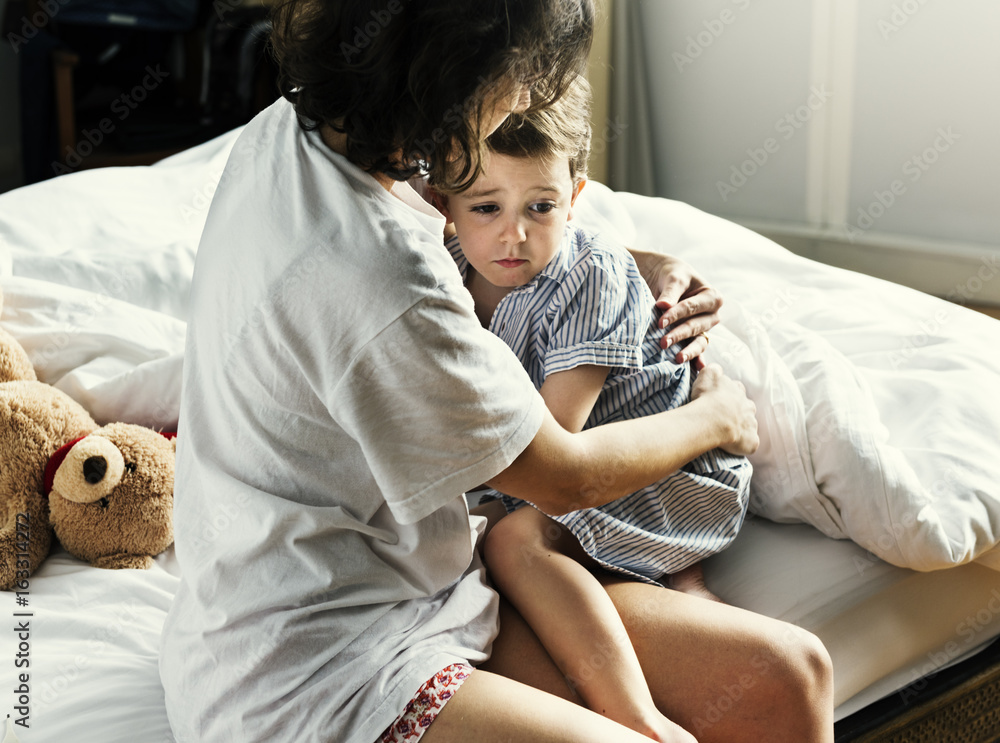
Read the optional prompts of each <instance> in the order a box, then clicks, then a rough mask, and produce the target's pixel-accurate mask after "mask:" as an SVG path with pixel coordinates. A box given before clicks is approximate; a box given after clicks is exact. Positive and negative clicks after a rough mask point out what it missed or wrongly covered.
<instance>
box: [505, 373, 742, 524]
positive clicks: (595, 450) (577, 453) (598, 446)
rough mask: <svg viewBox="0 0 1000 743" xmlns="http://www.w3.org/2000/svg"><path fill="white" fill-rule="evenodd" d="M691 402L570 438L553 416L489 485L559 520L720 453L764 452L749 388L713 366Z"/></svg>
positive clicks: (698, 383) (697, 385) (700, 380)
mask: <svg viewBox="0 0 1000 743" xmlns="http://www.w3.org/2000/svg"><path fill="white" fill-rule="evenodd" d="M692 398H693V399H692V401H691V402H690V403H688V404H687V405H683V406H681V407H679V408H675V409H674V410H668V411H666V412H664V413H657V414H656V415H649V416H645V417H642V418H635V419H632V420H625V421H617V422H615V423H608V424H606V425H603V426H597V427H595V428H589V429H587V430H586V431H581V432H580V433H570V432H569V431H567V430H566V429H565V428H563V427H562V426H561V425H559V423H558V422H557V421H556V419H555V418H554V417H553V416H552V414H551V413H546V415H545V419H544V421H543V423H542V426H541V428H540V429H539V431H538V433H537V434H536V435H535V438H534V439H533V440H532V442H531V443H530V444H529V445H528V447H527V448H526V449H525V450H524V451H523V452H521V455H520V456H519V457H518V458H517V459H516V460H514V462H513V463H512V464H511V465H510V466H509V467H507V469H505V470H504V471H503V472H501V473H500V474H499V475H497V476H496V477H494V478H493V479H492V480H490V482H489V485H490V487H493V488H495V489H497V490H499V491H500V492H502V493H506V494H508V495H512V496H514V497H517V498H522V499H524V500H527V501H531V502H532V503H534V504H535V505H536V506H538V508H539V509H541V510H542V511H544V512H545V513H548V514H550V515H554V516H558V515H561V514H566V513H569V512H570V511H575V510H578V509H580V508H594V507H597V506H601V505H604V504H605V503H610V502H611V501H613V500H616V499H618V498H620V497H622V496H624V495H628V494H629V493H632V492H635V491H636V490H639V489H640V488H643V487H646V486H647V485H650V484H652V483H654V482H656V481H657V480H660V479H662V478H663V477H665V476H666V475H668V474H669V473H671V472H673V471H675V470H677V469H678V468H680V467H681V466H682V465H684V464H686V463H687V462H690V461H691V460H692V459H694V458H695V457H698V456H700V455H702V454H704V453H705V452H707V451H710V450H712V449H715V448H717V447H721V448H723V449H725V450H726V451H729V452H731V453H734V454H751V453H753V452H754V451H756V449H757V444H758V438H757V421H756V417H755V407H754V404H753V402H752V401H750V400H748V399H747V397H746V393H745V390H744V389H743V385H742V384H740V383H739V382H734V381H733V380H731V379H729V378H728V377H726V376H725V375H723V374H722V370H721V369H720V368H719V367H718V366H716V365H709V366H707V367H706V368H705V369H704V370H703V371H702V372H701V374H699V375H698V379H697V380H696V381H695V386H694V388H693V389H692Z"/></svg>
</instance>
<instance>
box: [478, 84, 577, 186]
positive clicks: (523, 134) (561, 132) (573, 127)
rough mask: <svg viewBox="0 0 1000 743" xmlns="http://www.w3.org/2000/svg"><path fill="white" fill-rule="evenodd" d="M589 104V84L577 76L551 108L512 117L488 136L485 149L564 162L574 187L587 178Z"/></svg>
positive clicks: (516, 155)
mask: <svg viewBox="0 0 1000 743" xmlns="http://www.w3.org/2000/svg"><path fill="white" fill-rule="evenodd" d="M592 100H593V94H592V92H591V89H590V83H588V82H587V80H586V79H585V78H584V77H583V76H580V77H578V78H577V79H576V80H574V81H573V82H572V83H571V84H570V85H569V86H568V87H567V88H566V91H565V92H564V93H563V95H561V96H560V97H559V99H558V100H557V101H555V102H554V103H553V104H552V105H551V106H547V107H546V108H543V109H539V110H537V111H527V112H525V113H523V114H512V115H511V116H510V117H508V118H507V120H506V121H505V122H504V123H503V124H501V125H500V127H499V128H498V129H497V130H496V131H495V132H493V134H491V135H490V136H489V138H488V139H487V140H486V146H487V147H488V148H489V150H490V151H491V152H496V153H497V154H499V155H507V156H508V157H524V158H529V159H531V160H549V159H560V158H561V159H565V160H566V161H567V162H568V163H569V175H570V178H572V180H573V183H574V184H576V183H577V182H578V181H580V180H583V179H584V178H586V177H587V161H588V160H589V159H590V139H591V128H590V113H591V109H592V106H593V103H592Z"/></svg>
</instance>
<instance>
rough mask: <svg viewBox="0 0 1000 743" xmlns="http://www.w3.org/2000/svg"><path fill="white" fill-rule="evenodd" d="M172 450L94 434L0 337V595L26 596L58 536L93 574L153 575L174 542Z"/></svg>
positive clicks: (143, 436) (160, 439)
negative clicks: (128, 571) (136, 571)
mask: <svg viewBox="0 0 1000 743" xmlns="http://www.w3.org/2000/svg"><path fill="white" fill-rule="evenodd" d="M0 301H2V300H0ZM175 448H176V447H175V442H174V440H173V438H172V435H168V434H160V433H157V432H156V431H153V430H151V429H149V428H143V427H141V426H135V425H130V424H125V423H111V424H109V425H107V426H104V427H98V425H97V423H95V422H94V420H93V419H92V418H91V417H90V415H89V414H88V413H87V411H86V410H84V409H83V407H81V406H80V404H79V403H77V402H76V401H75V400H73V399H72V398H71V397H69V396H68V395H66V394H65V393H63V392H61V391H59V390H57V389H56V388H55V387H52V386H50V385H47V384H45V383H43V382H39V381H38V380H37V378H36V377H35V372H34V369H33V368H32V365H31V362H30V360H29V359H28V355H27V353H25V351H24V349H23V348H22V347H21V345H20V344H19V343H18V342H17V341H16V340H15V339H14V338H13V336H11V335H10V334H9V333H7V332H6V331H5V330H3V329H2V328H0V589H2V590H9V589H11V588H19V587H20V588H23V587H25V586H26V583H25V581H26V580H27V578H28V576H30V575H31V573H32V572H34V570H35V568H37V567H38V566H39V564H41V562H42V560H44V559H45V557H46V556H47V555H48V553H49V548H50V546H51V542H52V533H53V532H54V533H55V535H56V537H57V538H58V539H59V541H60V542H61V543H62V545H63V547H65V548H66V550H67V551H69V552H70V553H71V554H73V555H75V556H77V557H79V558H81V559H83V560H86V561H88V562H90V563H91V564H93V565H96V566H97V567H102V568H149V567H151V566H152V564H153V556H155V555H158V554H159V553H160V552H162V551H163V550H165V549H166V548H167V547H169V546H170V544H171V543H172V542H173V501H174V497H173V492H174V459H175V456H174V455H175Z"/></svg>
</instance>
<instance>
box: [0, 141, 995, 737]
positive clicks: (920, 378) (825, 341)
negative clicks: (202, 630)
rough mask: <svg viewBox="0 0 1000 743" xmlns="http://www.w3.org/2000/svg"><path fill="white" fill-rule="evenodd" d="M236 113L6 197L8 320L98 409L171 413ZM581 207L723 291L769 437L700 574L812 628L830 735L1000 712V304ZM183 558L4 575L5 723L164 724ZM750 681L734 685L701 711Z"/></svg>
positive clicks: (57, 380)
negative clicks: (16, 582) (193, 136)
mask: <svg viewBox="0 0 1000 743" xmlns="http://www.w3.org/2000/svg"><path fill="white" fill-rule="evenodd" d="M237 136H238V131H233V132H230V133H228V134H226V135H223V136H221V137H219V138H217V139H215V140H212V141H210V142H208V143H205V144H203V145H200V146H198V147H196V148H193V149H191V150H188V151H186V152H183V153H180V154H178V155H175V156H173V157H171V158H168V159H167V160H164V161H161V162H160V163H158V164H157V165H155V166H152V167H137V168H109V169H102V170H92V171H84V172H81V173H78V174H75V175H68V176H62V177H60V178H57V179H54V180H52V181H48V182H44V183H41V184H37V185H34V186H30V187H26V188H22V189H19V190H16V191H13V192H9V193H7V194H3V195H0V286H2V290H3V297H4V299H3V314H2V318H0V325H2V326H3V327H4V328H6V329H7V330H8V331H9V332H11V333H12V334H13V335H14V336H15V337H16V338H17V339H18V340H19V341H20V342H21V343H22V345H23V346H24V347H25V349H26V350H27V351H28V353H29V356H30V357H31V359H32V361H33V363H34V365H35V367H36V370H37V372H38V375H39V377H40V378H41V379H42V380H43V381H45V382H48V383H50V384H53V385H55V386H57V387H59V388H60V389H62V390H64V391H65V392H67V393H68V394H70V395H71V396H72V397H74V398H75V399H77V400H78V401H79V402H80V403H81V404H83V405H84V407H86V408H87V409H88V410H89V411H90V412H91V414H92V415H93V416H94V418H95V419H96V420H97V421H98V422H99V423H103V422H109V421H113V420H121V421H127V422H132V423H139V424H142V425H147V426H151V427H154V428H157V429H164V430H172V429H173V428H175V426H176V422H177V421H176V418H177V409H178V399H179V395H180V368H181V364H182V362H183V351H184V333H185V323H186V320H187V315H186V297H187V292H188V287H189V285H190V279H191V273H192V269H193V264H194V256H195V252H196V249H197V244H198V237H199V234H200V231H201V226H202V224H203V223H204V220H205V217H206V215H207V210H208V206H209V204H210V202H211V197H212V194H213V193H214V190H215V188H216V187H217V186H218V183H219V181H220V178H221V177H222V169H223V166H224V164H225V161H226V158H227V156H228V153H229V152H230V150H231V149H232V148H233V147H234V146H240V145H237V144H236V139H237ZM577 219H579V220H580V221H581V222H585V223H587V224H588V225H589V226H591V227H593V228H595V229H601V230H603V231H605V232H608V233H611V234H612V235H614V236H616V237H617V238H619V239H620V240H622V241H623V242H625V243H626V244H628V245H631V246H634V247H637V248H643V249H647V250H662V251H666V252H670V253H673V254H675V255H678V256H680V257H682V258H685V259H687V260H688V261H690V262H691V263H692V264H694V265H695V266H696V267H697V268H698V269H699V270H700V271H701V272H702V273H703V274H704V275H705V276H706V277H707V278H708V279H709V280H711V282H712V283H714V284H715V285H716V286H717V287H719V289H721V291H722V292H723V295H724V296H725V297H726V305H725V307H724V310H723V324H722V326H720V327H719V328H717V329H716V330H714V331H713V333H712V342H711V346H710V358H709V360H713V361H717V362H718V363H720V364H722V365H723V366H724V367H725V369H726V371H727V372H728V373H730V374H731V375H733V376H735V377H737V378H739V379H740V380H741V381H743V382H744V383H745V384H746V386H747V389H748V391H749V393H750V394H751V396H752V397H753V398H754V400H755V401H756V403H757V405H758V411H759V416H760V426H761V436H762V444H761V448H760V450H759V451H758V453H757V454H756V455H755V457H754V465H755V483H754V487H753V493H752V511H753V513H752V515H751V517H750V518H749V519H748V521H747V523H746V526H745V527H744V529H743V531H742V533H741V535H740V537H739V538H738V539H737V541H736V543H735V544H734V545H733V546H732V547H731V548H730V549H729V550H727V551H726V552H724V553H722V554H720V555H717V556H715V557H713V558H711V559H710V560H709V561H707V563H706V566H705V570H706V578H707V580H708V582H709V585H710V587H711V588H712V589H713V590H714V591H715V592H716V593H717V594H718V595H720V596H721V597H722V598H723V599H724V600H726V601H727V602H730V603H732V604H735V605H737V606H741V607H745V608H748V609H751V610H754V611H758V612H761V613H763V614H767V615H770V616H774V617H779V618H781V619H784V620H787V621H789V622H792V623H795V624H799V625H801V626H804V627H807V628H809V629H811V630H813V631H814V632H816V633H817V634H818V635H819V636H820V637H821V639H823V641H824V642H825V643H826V645H827V647H828V649H829V650H830V653H831V655H832V657H833V659H834V666H835V675H836V681H835V683H836V705H837V707H836V718H837V721H838V722H837V737H838V740H842V741H847V740H857V741H861V740H897V739H898V740H935V741H943V740H956V741H958V740H961V741H978V740H992V739H995V736H997V735H1000V721H998V719H997V715H996V714H995V713H993V709H994V707H995V704H994V702H993V699H994V696H992V695H995V694H996V689H997V688H1000V682H998V680H997V679H998V677H1000V670H998V669H1000V653H998V652H997V648H996V646H995V645H994V640H995V639H996V638H997V636H998V635H1000V557H998V555H1000V551H998V550H997V549H996V545H997V543H998V542H1000V486H998V485H997V483H998V482H1000V395H997V394H996V392H997V391H998V390H1000V350H998V349H1000V322H998V321H996V320H993V319H990V318H987V317H985V316H983V315H979V314H977V313H974V312H972V311H970V310H966V309H964V308H962V307H959V306H956V305H952V304H948V303H946V302H944V301H942V300H938V299H935V298H932V297H929V296H926V295H922V294H919V293H917V292H914V291H911V290H908V289H905V288H902V287H899V286H895V285H891V284H888V283H886V282H882V281H879V280H877V279H874V278H870V277H867V276H863V275H860V274H855V273H851V272H847V271H843V270H839V269H835V268H831V267H828V266H824V265H821V264H818V263H814V262H811V261H808V260H805V259H803V258H799V257H797V256H795V255H792V254H791V253H789V252H787V251H785V250H784V249H782V248H780V247H779V246H777V245H775V244H774V243H771V242H770V241H768V240H767V239H765V238H763V237H760V236H758V235H756V234H754V233H752V232H750V231H748V230H745V229H743V228H741V227H739V226H737V225H735V224H733V223H730V222H727V221H725V220H722V219H719V218H716V217H713V216H711V215H708V214H706V213H703V212H700V211H697V210H695V209H693V208H691V207H689V206H686V205H684V204H681V203H678V202H672V201H667V200H663V199H652V198H647V197H641V196H636V195H633V194H625V193H614V192H612V191H610V190H608V189H607V188H605V187H603V186H601V185H600V184H596V183H594V184H591V185H590V186H589V187H588V188H587V189H586V190H585V191H584V196H583V197H582V201H581V204H580V208H579V209H578V210H577ZM992 258H993V259H995V258H996V256H993V257H992ZM990 259H991V258H990V257H989V256H984V266H988V265H990V264H989V262H988V261H989V260H990ZM234 270H238V267H234ZM207 528H216V529H225V528H227V525H226V524H225V523H218V524H212V525H207ZM179 574H180V571H179V567H178V565H177V562H176V561H175V559H174V556H173V553H172V550H168V551H167V552H165V553H164V554H162V555H160V556H159V557H158V558H157V559H156V562H155V565H154V567H153V568H152V569H150V570H147V571H139V570H122V571H104V570H100V569H98V568H93V567H89V566H87V565H85V564H84V563H82V562H80V561H79V560H77V559H75V558H73V557H71V556H70V555H68V554H67V553H65V552H64V551H62V550H61V549H60V548H58V547H57V548H56V549H55V551H54V552H53V553H52V555H50V557H49V558H48V559H47V561H46V562H45V563H44V564H43V565H42V567H41V568H40V569H39V570H38V571H37V572H36V573H35V574H34V575H33V576H32V577H31V579H30V588H29V590H28V592H27V605H26V606H18V605H17V604H16V602H15V596H14V594H11V593H6V594H3V595H2V596H0V601H4V602H6V603H5V606H4V609H3V611H4V614H5V616H7V617H11V616H12V615H13V614H14V613H15V612H20V613H25V612H28V613H30V628H31V629H30V639H29V640H28V641H27V642H28V645H29V648H28V652H29V653H30V680H29V682H28V687H29V691H28V693H27V695H26V698H22V697H20V696H19V695H18V694H15V693H13V692H12V691H10V690H13V689H15V688H16V687H17V685H18V683H19V680H18V679H17V675H16V672H17V671H18V669H16V668H15V666H14V664H13V663H12V660H13V658H14V656H15V655H16V653H18V652H19V647H20V645H19V643H18V640H17V638H16V636H15V635H14V634H13V633H11V632H9V631H8V632H3V633H2V635H0V636H2V637H3V640H2V643H0V667H2V668H3V671H2V673H0V689H4V690H8V691H4V692H3V694H4V698H3V713H4V716H8V715H9V716H10V720H9V722H8V728H9V729H11V730H14V731H15V734H16V735H17V736H18V737H19V738H20V739H21V740H22V741H24V742H25V743H29V742H30V743H46V742H53V743H55V742H62V741H66V740H75V741H80V742H81V743H86V742H87V741H102V742H117V741H122V742H125V741H128V742H129V743H169V742H170V741H172V740H173V739H172V737H171V734H170V730H169V727H168V725H167V720H166V714H165V711H164V706H163V691H162V688H161V687H160V683H159V676H158V672H157V656H158V652H159V648H158V638H159V631H160V628H161V626H162V623H163V620H164V617H165V615H166V612H167V610H168V608H169V605H170V601H171V597H172V595H173V593H174V591H175V590H176V588H177V585H178V581H179ZM8 621H9V619H8ZM747 683H753V679H748V680H747ZM739 694H740V690H739V689H736V688H734V689H727V690H721V691H720V697H719V699H718V700H716V702H715V703H714V704H711V705H708V706H707V707H706V708H705V709H704V710H703V713H704V716H705V719H706V720H707V721H709V722H711V720H712V717H713V716H715V715H724V714H725V713H726V709H727V707H728V705H731V704H732V702H733V700H734V699H735V698H736V697H737V696H738V695H739ZM21 702H25V703H24V704H22V703H21ZM17 719H20V720H21V721H22V723H26V725H25V724H22V725H20V726H18V725H14V724H13V722H14V721H15V720H17ZM942 725H944V726H946V727H940V726H942ZM29 726H30V727H29ZM935 726H937V727H935ZM948 726H950V727H948ZM952 728H954V729H952ZM942 730H951V732H941V731H942ZM894 736H895V737H894ZM13 739H14V738H13V737H8V741H11V740H13ZM3 740H4V736H3V734H2V732H0V741H3Z"/></svg>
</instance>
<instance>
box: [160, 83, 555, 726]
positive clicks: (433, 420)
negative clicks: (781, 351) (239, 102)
mask: <svg viewBox="0 0 1000 743" xmlns="http://www.w3.org/2000/svg"><path fill="white" fill-rule="evenodd" d="M443 227H444V219H443V218H442V217H441V216H440V215H439V214H438V213H437V212H436V211H434V210H433V209H432V208H431V207H429V206H427V205H426V204H424V202H423V201H422V200H421V199H420V198H419V197H418V196H417V195H416V194H415V193H414V192H413V191H412V189H410V188H409V186H407V185H406V184H397V185H396V186H394V188H393V194H389V193H388V192H386V191H385V190H384V189H383V188H382V187H381V186H379V185H378V184H377V182H376V181H375V180H374V179H373V178H372V177H371V176H370V175H368V174H366V173H364V172H363V171H361V170H359V169H358V168H356V167H354V166H353V165H351V164H350V163H349V162H348V161H347V160H346V159H344V158H342V157H340V156H339V155H336V154H335V153H333V152H331V151H330V150H329V149H328V148H327V147H326V146H325V145H324V144H323V143H322V140H321V138H320V136H319V134H318V132H305V131H303V130H302V129H301V128H300V127H299V125H298V122H297V120H296V117H295V113H294V110H293V108H292V107H291V105H290V104H289V103H287V102H286V101H283V100H282V101H279V102H277V103H275V104H274V105H272V106H271V107H270V108H268V109H267V110H266V111H264V112H263V113H262V114H260V115H259V116H258V117H257V118H255V119H254V120H253V121H252V122H251V123H250V124H249V125H247V127H246V129H245V131H244V132H243V133H242V134H241V136H240V138H239V139H238V140H237V142H236V144H235V146H234V148H233V152H232V154H231V156H230V158H229V162H228V164H227V166H226V169H225V172H224V174H223V176H222V179H221V181H220V183H219V186H218V189H217V191H216V194H215V197H214V200H213V202H212V207H211V210H210V213H209V217H208V222H207V224H206V227H205V231H204V234H203V236H202V241H201V245H200V247H199V254H198V259H197V266H196V271H195V281H194V286H193V289H192V297H191V308H192V309H191V317H190V324H189V328H188V340H187V349H186V356H185V369H184V383H183V384H184V387H183V389H184V392H183V402H182V409H181V418H180V425H179V429H180V430H179V434H178V453H177V480H176V493H175V498H176V501H175V532H176V549H177V557H178V560H179V562H180V565H181V570H182V580H181V585H180V589H179V591H178V593H177V595H176V598H175V601H174V604H173V607H172V609H171V611H170V614H169V616H168V618H167V621H166V624H165V626H164V631H163V639H162V647H161V661H160V667H161V678H162V680H163V685H164V688H165V691H166V703H167V711H168V714H169V717H170V722H171V726H172V727H173V729H174V733H175V735H176V737H177V740H178V743H186V742H187V741H199V742H201V743H208V742H221V741H226V742H227V743H228V742H232V743H252V742H253V741H265V740H266V741H272V742H274V741H296V743H309V742H316V743H320V742H322V743H354V742H355V741H356V742H357V743H372V741H374V740H375V739H376V738H377V737H378V735H379V734H380V733H381V731H382V730H384V729H385V727H386V726H387V725H389V724H390V723H391V722H392V721H393V720H394V719H395V718H396V716H397V715H399V714H400V713H401V712H402V711H403V707H404V705H405V704H406V702H407V701H408V700H409V699H410V698H411V696H412V695H413V694H414V692H415V691H416V690H417V689H418V687H419V686H420V685H421V684H422V683H423V682H424V681H426V680H427V679H428V678H429V677H430V676H432V675H433V674H434V673H435V672H436V671H438V670H440V669H441V668H442V667H444V666H446V665H448V664H450V663H453V662H456V661H470V662H473V663H476V662H479V661H481V660H483V659H485V658H486V657H487V655H488V653H489V648H490V644H491V642H492V640H493V638H494V636H495V634H496V631H497V598H496V594H495V593H494V591H493V590H492V589H491V588H490V587H489V586H488V585H487V584H486V581H485V578H484V575H483V570H482V567H481V565H480V563H479V561H478V558H477V556H476V553H475V550H474V542H475V539H476V527H477V526H478V522H479V520H478V519H476V518H470V516H469V514H468V510H467V508H466V504H465V500H464V498H463V492H464V491H465V490H467V489H470V488H472V487H474V486H476V485H478V484H480V483H482V482H484V481H486V480H488V479H490V478H491V477H493V476H494V475H495V474H497V473H499V472H500V471H502V470H503V469H504V468H505V467H506V466H507V465H508V464H510V463H511V462H512V461H513V460H514V458H515V457H516V456H517V455H518V454H519V453H520V452H521V451H522V450H523V449H524V448H525V447H526V446H527V445H528V443H529V442H530V441H531V439H532V438H533V437H534V435H535V433H536V432H537V430H538V428H539V426H540V425H541V421H542V416H543V410H544V404H543V402H542V400H541V398H540V397H539V396H538V395H537V393H536V392H535V389H534V387H533V386H532V384H531V381H530V380H529V379H528V377H527V375H526V373H525V372H524V370H523V369H522V367H521V365H520V364H519V363H518V361H517V359H516V358H515V357H514V355H513V354H512V353H511V352H510V350H509V349H508V348H507V347H506V346H505V345H504V344H503V342H502V341H500V340H499V339H497V338H496V337H494V336H493V335H491V334H490V333H489V332H488V331H486V330H484V329H483V328H481V327H480V325H479V323H478V321H477V320H476V316H475V313H474V311H473V304H472V299H471V297H470V296H469V294H468V293H467V292H466V290H465V288H464V287H463V285H462V280H461V277H460V276H459V273H458V270H457V268H456V267H455V263H454V261H453V260H452V259H451V257H450V256H449V255H448V252H447V250H445V248H444V246H443V244H442V231H443Z"/></svg>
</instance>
